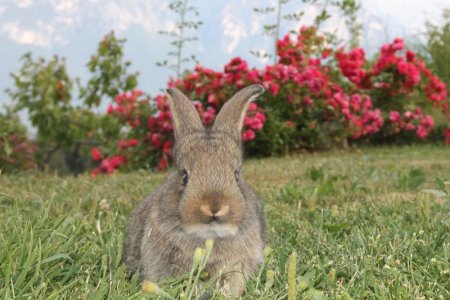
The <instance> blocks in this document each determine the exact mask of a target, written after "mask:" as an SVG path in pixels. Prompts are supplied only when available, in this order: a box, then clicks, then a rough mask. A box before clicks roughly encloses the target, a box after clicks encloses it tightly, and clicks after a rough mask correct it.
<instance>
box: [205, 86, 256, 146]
mask: <svg viewBox="0 0 450 300" xmlns="http://www.w3.org/2000/svg"><path fill="white" fill-rule="evenodd" d="M262 93H264V88H263V87H262V86H261V85H259V84H254V85H251V86H249V87H246V88H244V89H242V90H240V91H239V92H237V93H236V94H235V95H234V96H233V97H232V98H231V99H230V100H228V101H227V102H226V103H225V104H224V106H223V107H222V109H221V110H220V112H219V114H218V115H217V117H216V121H215V122H214V126H213V130H217V131H224V132H226V133H228V134H231V135H232V136H233V137H234V138H235V139H236V140H241V134H242V125H243V123H244V118H245V114H246V112H247V108H248V105H249V104H250V102H252V101H254V100H255V99H256V98H257V97H258V96H260V95H261V94H262Z"/></svg>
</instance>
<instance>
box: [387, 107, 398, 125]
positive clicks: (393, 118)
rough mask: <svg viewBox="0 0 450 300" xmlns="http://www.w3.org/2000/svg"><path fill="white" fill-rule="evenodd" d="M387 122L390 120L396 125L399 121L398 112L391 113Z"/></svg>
mask: <svg viewBox="0 0 450 300" xmlns="http://www.w3.org/2000/svg"><path fill="white" fill-rule="evenodd" d="M389 120H391V122H392V123H398V122H399V121H400V113H399V112H398V111H395V110H393V111H391V112H390V114H389Z"/></svg>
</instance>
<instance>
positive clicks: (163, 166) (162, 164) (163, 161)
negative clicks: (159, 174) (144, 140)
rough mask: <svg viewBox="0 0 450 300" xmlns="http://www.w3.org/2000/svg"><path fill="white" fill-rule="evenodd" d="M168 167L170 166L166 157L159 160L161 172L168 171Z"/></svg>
mask: <svg viewBox="0 0 450 300" xmlns="http://www.w3.org/2000/svg"><path fill="white" fill-rule="evenodd" d="M167 166H168V162H167V159H166V158H165V157H164V156H163V157H161V159H160V160H159V163H158V170H160V171H162V170H165V169H167Z"/></svg>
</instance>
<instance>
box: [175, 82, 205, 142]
mask: <svg viewBox="0 0 450 300" xmlns="http://www.w3.org/2000/svg"><path fill="white" fill-rule="evenodd" d="M167 94H168V95H169V99H170V111H171V113H172V121H173V131H174V133H175V140H178V139H180V138H181V137H183V136H185V135H187V134H189V133H192V132H198V131H204V127H203V124H202V121H201V120H200V116H199V114H198V112H197V110H196V109H195V106H194V104H193V103H192V102H191V100H189V98H188V97H186V96H185V95H184V94H183V93H182V92H180V91H179V90H178V89H177V88H171V89H167Z"/></svg>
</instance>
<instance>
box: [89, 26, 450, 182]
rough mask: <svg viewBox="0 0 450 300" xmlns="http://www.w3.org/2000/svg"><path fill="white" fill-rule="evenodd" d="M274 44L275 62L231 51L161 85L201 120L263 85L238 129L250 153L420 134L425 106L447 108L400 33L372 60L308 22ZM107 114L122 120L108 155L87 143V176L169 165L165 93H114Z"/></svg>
mask: <svg viewBox="0 0 450 300" xmlns="http://www.w3.org/2000/svg"><path fill="white" fill-rule="evenodd" d="M277 50H278V53H277V54H278V62H277V63H276V64H274V65H268V66H266V67H264V68H262V69H256V68H250V67H249V66H248V64H247V62H246V61H244V60H243V59H241V58H239V57H236V58H233V59H232V60H231V61H230V62H229V63H228V64H226V65H225V67H224V69H223V71H222V72H219V71H214V70H211V69H207V68H204V67H202V66H200V65H199V66H196V67H195V69H194V70H193V71H192V72H191V73H188V74H186V75H185V76H184V77H182V78H180V79H178V80H170V81H169V83H168V86H169V87H177V88H179V89H180V90H182V91H183V92H184V93H185V94H186V95H187V96H188V97H190V98H191V99H194V100H195V101H194V104H195V107H196V109H197V111H198V112H199V114H200V117H201V119H202V121H203V123H204V124H205V125H206V126H208V125H210V124H211V123H212V122H213V121H214V118H215V117H216V114H217V112H218V111H219V110H220V108H221V106H222V105H223V104H224V102H225V101H226V100H228V99H229V98H230V97H231V96H232V95H233V94H234V93H235V92H236V91H238V90H239V89H241V88H243V87H245V86H247V85H250V84H254V83H259V84H262V85H263V86H264V87H265V88H266V89H267V92H266V93H265V94H264V95H263V96H262V97H261V100H259V101H257V103H252V104H251V105H250V106H249V109H248V112H247V116H246V118H245V120H244V128H243V133H242V139H243V141H244V142H246V143H247V146H246V149H247V151H248V152H249V154H252V155H269V154H276V153H283V152H288V151H293V150H296V149H300V148H311V149H317V148H329V147H332V146H334V145H339V144H341V143H344V144H345V143H346V142H347V141H348V140H358V139H361V138H363V137H365V138H370V137H372V136H377V135H381V136H394V135H396V134H398V133H400V132H406V133H408V132H411V133H414V134H415V135H416V136H417V137H418V138H421V139H423V138H425V137H427V136H428V134H429V133H430V131H431V130H433V128H434V125H435V124H434V123H435V122H434V119H433V117H432V116H431V115H429V114H425V113H423V111H428V110H429V108H430V107H436V108H438V109H440V110H441V111H442V112H443V113H444V114H445V115H446V116H447V117H448V116H449V115H448V113H449V112H448V100H447V93H446V86H445V84H444V83H443V82H442V81H440V79H439V78H438V77H437V76H435V75H434V74H432V72H431V71H430V70H429V69H428V68H427V67H426V65H425V63H424V62H423V61H422V60H421V59H419V58H417V57H416V55H415V53H414V52H412V51H410V50H406V51H405V46H404V43H403V41H402V40H401V39H395V40H394V41H393V43H392V44H387V45H384V46H383V47H382V48H381V51H380V55H379V56H378V58H377V59H376V60H375V61H373V62H369V61H367V60H366V58H365V52H364V50H363V49H360V48H357V49H353V50H351V51H349V52H345V51H344V50H343V49H337V50H333V49H331V48H330V47H329V45H328V43H327V40H326V39H325V37H323V36H321V35H319V34H318V33H317V31H316V29H315V28H314V27H303V28H301V29H300V31H299V33H298V34H297V35H296V36H295V38H294V36H291V35H286V36H285V37H283V38H282V39H280V40H279V41H278V43H277ZM108 113H109V114H111V115H113V116H115V117H116V118H118V120H120V121H121V123H122V124H123V125H124V130H123V139H122V140H119V141H117V142H116V143H115V144H114V145H113V148H111V147H110V148H109V149H110V150H109V153H108V155H107V156H104V155H102V153H101V152H100V150H99V149H93V150H92V158H93V159H94V160H96V161H98V162H99V167H98V168H97V169H95V170H94V174H98V173H111V172H113V171H114V170H115V169H117V168H126V167H128V168H140V167H144V168H146V167H152V166H157V168H158V169H165V168H166V167H167V166H168V164H169V162H170V159H171V146H172V144H173V139H172V131H173V127H172V123H171V114H170V110H169V103H168V98H167V96H166V95H158V96H156V97H155V98H154V99H151V100H150V99H149V98H147V97H144V95H143V93H142V92H140V91H134V92H131V93H124V94H120V95H118V96H117V97H116V98H115V104H112V105H110V106H109V108H108ZM449 131H450V130H449V129H447V131H446V138H447V142H449V140H450V138H449V135H450V133H449ZM449 143H450V142H449Z"/></svg>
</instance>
